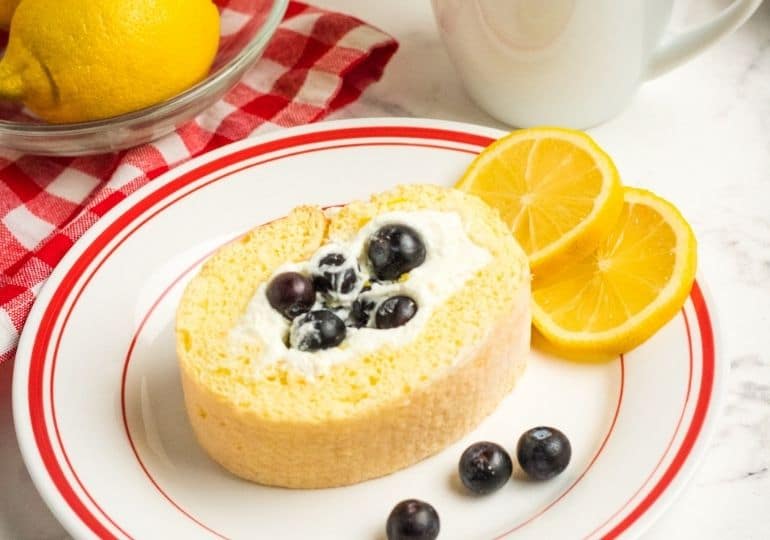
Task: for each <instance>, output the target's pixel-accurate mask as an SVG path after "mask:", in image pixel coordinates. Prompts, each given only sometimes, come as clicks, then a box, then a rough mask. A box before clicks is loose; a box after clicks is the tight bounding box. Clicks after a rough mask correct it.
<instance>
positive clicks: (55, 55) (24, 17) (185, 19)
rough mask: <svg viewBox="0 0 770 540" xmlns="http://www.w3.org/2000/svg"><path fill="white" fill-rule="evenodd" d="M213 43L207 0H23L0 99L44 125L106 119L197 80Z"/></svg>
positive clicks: (3, 67) (213, 11) (215, 23)
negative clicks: (26, 110)
mask: <svg viewBox="0 0 770 540" xmlns="http://www.w3.org/2000/svg"><path fill="white" fill-rule="evenodd" d="M218 44H219V12H218V11H217V8H216V6H215V5H214V4H213V3H212V2H211V0H24V1H23V2H22V3H21V4H20V5H19V6H18V8H17V9H16V13H15V15H14V16H13V23H12V25H11V33H10V36H9V39H8V48H7V49H6V53H5V56H4V57H3V59H2V61H0V96H3V97H6V98H10V99H17V100H19V99H20V100H22V101H23V102H24V104H25V105H26V106H27V107H29V109H31V110H32V111H33V112H34V113H35V114H37V115H38V116H40V117H41V118H43V119H44V120H47V121H49V122H56V123H61V122H84V121H88V120H97V119H101V118H109V117H111V116H117V115H119V114H123V113H127V112H131V111H136V110H138V109H142V108H144V107H147V106H150V105H154V104H156V103H160V102H162V101H164V100H166V99H168V98H171V97H173V96H174V95H176V94H179V93H180V92H182V91H184V90H186V89H187V88H189V87H191V86H192V85H194V84H195V83H197V82H199V81H200V80H201V79H203V78H204V77H205V76H206V74H207V73H208V70H209V68H210V67H211V64H212V62H213V60H214V55H215V54H216V51H217V47H218Z"/></svg>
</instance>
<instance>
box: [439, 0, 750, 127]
mask: <svg viewBox="0 0 770 540" xmlns="http://www.w3.org/2000/svg"><path fill="white" fill-rule="evenodd" d="M432 3H433V11H434V14H435V16H436V20H437V22H438V27H439V32H440V34H441V37H442V39H443V41H444V43H445V45H446V47H447V50H448V52H449V56H450V57H451V59H452V62H453V63H454V65H455V68H456V69H457V71H458V72H459V74H460V78H461V79H462V81H463V83H464V85H465V88H466V89H467V91H468V93H469V94H470V96H471V97H472V98H473V100H474V101H476V103H477V104H478V105H479V106H480V107H481V108H483V109H484V110H486V111H487V112H488V113H490V114H491V115H492V116H494V117H496V118H497V119H499V120H501V121H503V122H505V123H507V124H510V125H514V126H519V127H526V126H531V125H545V124H550V125H563V126H570V127H574V128H587V127H590V126H593V125H596V124H599V123H601V122H603V121H605V120H607V119H609V118H611V117H612V116H614V115H615V114H617V113H618V112H620V111H621V110H622V109H623V108H624V107H625V105H626V104H627V103H628V102H629V101H630V99H631V98H632V97H633V95H634V93H635V91H636V89H637V87H638V86H639V85H640V84H641V83H642V82H644V81H646V80H649V79H651V78H653V77H657V76H658V75H661V74H663V73H665V72H666V71H668V70H670V69H671V68H673V67H675V66H677V65H679V64H681V63H683V62H685V61H686V60H688V59H690V58H692V57H693V56H695V55H696V54H697V53H699V52H701V51H702V50H703V49H705V48H706V47H707V46H708V45H710V44H712V43H714V42H715V41H717V40H718V39H719V38H721V37H722V36H724V35H725V34H727V33H729V32H731V31H732V30H734V29H736V28H738V27H739V26H740V25H741V24H743V23H744V22H745V21H746V19H748V18H749V16H750V15H751V14H752V13H753V12H754V11H755V10H756V9H757V7H759V5H760V4H761V3H762V0H735V1H734V2H733V3H732V4H731V5H730V6H729V7H727V8H726V9H725V10H724V11H722V13H720V14H719V15H717V16H716V17H715V18H713V19H712V20H710V21H708V22H706V23H704V24H702V25H700V26H698V27H695V28H692V29H690V30H687V31H685V32H683V33H680V34H674V35H669V36H664V30H665V28H666V25H667V24H668V21H669V18H670V16H671V11H672V9H673V4H674V0H432Z"/></svg>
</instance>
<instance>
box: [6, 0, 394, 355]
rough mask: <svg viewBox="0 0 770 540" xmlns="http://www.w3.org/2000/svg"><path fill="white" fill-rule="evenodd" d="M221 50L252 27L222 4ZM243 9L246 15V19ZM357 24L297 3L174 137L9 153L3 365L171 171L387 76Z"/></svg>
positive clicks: (232, 4)
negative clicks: (256, 54) (100, 231)
mask: <svg viewBox="0 0 770 540" xmlns="http://www.w3.org/2000/svg"><path fill="white" fill-rule="evenodd" d="M216 3H217V4H218V5H219V6H220V11H221V15H222V17H221V21H222V24H221V27H222V46H223V47H224V46H226V45H227V42H228V40H230V42H235V41H237V40H238V36H239V31H240V30H242V29H243V28H244V25H246V24H248V21H249V20H250V19H253V14H249V13H248V12H244V6H246V5H249V4H251V3H250V2H246V1H244V0H217V1H216ZM239 7H240V9H239ZM397 46H398V45H397V44H396V42H395V41H394V40H393V39H392V38H391V37H390V36H388V35H387V34H385V33H383V32H381V31H380V30H377V29H375V28H373V27H372V26H369V25H367V24H365V23H363V22H361V21H359V20H357V19H355V18H353V17H350V16H348V15H342V14H339V13H332V12H328V11H324V10H321V9H317V8H314V7H311V6H307V5H305V4H301V3H299V2H292V3H291V4H290V6H289V9H288V12H287V14H286V17H285V18H284V20H283V22H282V23H281V25H280V27H279V29H278V31H277V32H276V34H275V36H274V37H273V38H272V40H271V42H270V44H269V45H268V47H267V50H266V51H265V53H264V56H263V58H262V59H261V60H260V61H259V62H258V63H257V64H256V65H255V66H254V67H253V68H252V69H251V70H250V71H249V72H248V73H247V75H246V76H245V77H244V79H243V80H242V81H241V82H240V83H239V84H237V85H236V86H235V87H234V88H233V89H232V90H231V91H230V92H229V93H228V94H227V95H226V96H225V97H224V98H223V99H222V100H221V101H219V102H218V103H217V104H215V105H214V106H213V107H212V108H211V109H210V110H208V111H207V112H205V113H204V114H202V115H201V116H200V117H198V118H197V119H195V120H194V121H192V122H189V123H188V124H186V125H184V126H182V127H181V128H179V129H178V130H177V131H176V132H175V133H172V134H170V135H168V136H167V137H164V138H163V139H161V140H159V141H156V142H155V143H153V144H147V145H144V146H141V147H137V148H134V149H131V150H128V151H124V152H119V153H115V154H109V155H100V156H89V157H79V158H44V157H39V156H25V155H19V154H12V153H10V152H8V151H2V150H0V362H2V361H4V360H6V359H9V358H11V357H12V356H13V354H14V353H15V349H16V343H17V341H18V337H19V333H20V331H21V328H22V325H23V324H24V321H25V319H26V317H27V315H28V313H29V310H30V308H31V307H32V303H33V301H34V300H35V297H36V295H37V293H38V291H39V290H40V288H41V286H42V285H43V283H44V282H45V280H46V279H47V278H48V276H49V275H50V273H51V271H52V270H53V268H54V267H55V266H56V264H57V263H58V262H59V260H61V258H62V256H63V255H64V254H65V253H66V252H67V250H68V249H69V248H70V247H71V246H72V244H73V243H74V242H75V240H77V239H78V238H79V237H80V236H81V235H82V234H83V233H84V232H85V231H86V230H87V229H88V228H89V227H90V226H91V225H93V224H94V222H96V221H97V220H98V219H99V218H100V217H101V216H103V215H104V213H105V212H107V211H108V210H109V209H110V208H112V207H113V206H115V204H117V203H118V202H119V201H121V200H122V199H124V198H125V197H126V196H127V195H128V194H130V193H132V192H133V191H135V190H136V189H138V188H139V187H141V186H143V185H144V184H146V183H147V182H149V181H151V180H152V179H153V178H156V177H157V176H158V175H160V174H161V173H164V172H166V171H167V170H169V168H171V167H173V166H174V165H177V164H179V163H182V162H184V161H185V160H187V159H189V158H190V157H193V156H196V155H198V154H201V153H203V152H207V151H209V150H212V149H214V148H217V147H219V146H221V145H223V144H226V143H229V142H232V141H236V140H239V139H243V138H245V137H248V136H250V135H253V134H255V133H262V132H264V131H269V130H272V129H276V128H279V127H289V126H295V125H299V124H305V123H308V122H314V121H316V120H319V119H321V118H323V117H324V116H326V115H327V114H329V113H330V112H331V111H334V110H336V109H338V108H340V107H342V106H344V105H346V104H348V103H350V102H351V101H353V100H355V99H356V98H357V97H358V96H359V95H360V94H361V92H362V91H363V90H364V88H366V87H367V86H368V85H369V84H371V83H372V82H374V81H376V80H378V79H379V78H380V76H381V75H382V71H383V69H384V67H385V65H386V64H387V63H388V61H389V60H390V57H391V56H392V55H393V53H394V52H395V51H396V48H397Z"/></svg>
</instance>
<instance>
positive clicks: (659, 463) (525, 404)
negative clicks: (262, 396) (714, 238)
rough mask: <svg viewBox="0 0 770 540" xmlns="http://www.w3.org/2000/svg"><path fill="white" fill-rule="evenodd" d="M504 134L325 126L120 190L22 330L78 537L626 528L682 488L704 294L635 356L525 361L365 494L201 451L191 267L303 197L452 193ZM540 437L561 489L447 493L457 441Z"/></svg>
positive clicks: (34, 430)
mask: <svg viewBox="0 0 770 540" xmlns="http://www.w3.org/2000/svg"><path fill="white" fill-rule="evenodd" d="M500 135H501V133H500V132H498V131H495V130H491V129H487V128H482V127H477V126H471V125H465V124H455V123H448V122H439V121H427V120H401V119H395V120H394V119H389V120H359V121H346V122H329V123H324V124H319V125H315V126H308V127H302V128H298V129H291V130H287V131H282V132H278V133H276V134H273V135H271V136H268V137H262V138H258V139H253V140H246V141H242V142H240V143H237V144H234V145H231V146H228V147H225V148H222V149H220V150H217V151H216V152H212V153H210V154H207V155H205V156H203V157H201V158H198V159H196V160H194V161H192V162H190V163H189V164H187V165H184V166H182V167H179V168H178V169H175V170H173V171H172V172H170V173H168V174H166V175H165V176H164V177H162V178H159V179H158V180H156V181H155V182H153V183H152V184H150V185H149V186H147V187H146V188H144V189H142V190H140V191H139V192H137V193H136V194H134V195H133V196H132V197H129V198H127V199H126V200H125V201H123V202H122V203H121V204H119V205H118V206H117V207H116V208H115V209H113V210H112V211H111V212H109V213H108V214H107V215H106V216H105V217H104V218H103V219H102V220H101V221H99V222H98V223H97V225H96V226H94V227H93V228H92V229H91V230H89V231H88V232H87V233H86V234H85V235H84V236H83V238H82V239H81V240H80V241H79V242H77V244H76V245H75V246H74V247H73V248H72V249H71V250H70V252H69V253H68V254H67V256H66V257H65V258H64V260H63V261H62V263H61V264H60V265H59V266H58V268H57V269H56V271H55V272H54V273H53V275H52V276H51V279H50V280H49V281H48V284H47V285H46V287H45V289H44V290H43V292H42V293H41V295H40V298H39V299H38V301H37V303H36V305H35V307H34V309H33V311H32V314H31V316H30V318H29V321H28V323H27V326H26V330H25V332H24V334H23V336H22V340H21V343H20V346H19V352H18V356H17V360H16V369H15V375H14V388H13V390H14V396H13V397H14V415H15V422H16V429H17V433H18V437H19V442H20V445H21V449H22V452H23V454H24V459H25V460H26V463H27V467H28V468H29V470H30V473H31V474H32V478H33V479H34V481H35V484H36V485H37V487H38V489H39V490H40V492H41V493H42V494H43V496H44V498H45V500H46V501H47V502H48V504H49V505H50V506H51V509H52V510H53V511H54V513H55V514H56V515H57V517H58V518H59V519H60V520H61V521H62V523H63V524H64V525H65V527H66V528H67V529H68V530H69V531H70V532H71V533H72V534H73V535H74V536H75V537H77V538H90V537H94V536H99V537H105V538H109V537H117V538H141V539H144V538H185V539H193V538H211V537H220V538H264V539H275V538H282V539H302V540H305V539H311V538H312V539H319V540H320V539H335V540H338V539H342V538H355V539H372V540H381V539H382V538H384V532H383V531H384V523H385V518H386V516H387V515H388V512H389V511H390V508H391V507H392V506H393V505H394V504H395V503H396V502H398V501H399V500H401V499H405V498H408V497H417V498H421V499H425V500H428V501H430V502H431V503H433V505H434V506H435V507H436V508H437V509H438V511H439V513H440V515H441V520H442V532H441V538H442V539H450V538H456V539H462V540H468V539H475V538H478V539H489V538H499V537H508V535H510V536H511V537H516V538H599V537H605V538H615V537H618V536H624V537H633V536H637V535H638V534H639V533H640V531H642V530H643V529H644V528H645V527H646V526H647V525H649V523H650V522H651V521H652V520H653V519H654V518H655V517H657V516H658V515H659V514H660V512H661V510H662V509H663V508H664V507H665V506H666V505H667V504H668V503H669V502H670V501H671V499H672V498H673V497H674V496H675V494H676V493H677V492H678V491H679V490H680V489H681V487H682V485H683V484H684V482H685V481H686V479H687V478H688V477H689V476H690V475H691V473H692V471H693V467H694V466H695V462H696V461H697V460H698V458H699V457H700V456H701V454H702V453H703V450H704V448H705V446H706V439H707V438H708V435H709V434H710V432H711V431H712V429H713V425H714V417H715V414H716V409H717V401H718V398H719V395H720V394H721V393H722V389H723V386H724V378H725V371H726V366H725V363H724V362H723V361H721V359H718V357H717V356H716V354H715V353H716V351H715V344H714V331H713V322H712V320H711V319H712V315H711V314H710V313H709V307H708V306H709V304H708V302H706V301H705V300H704V296H703V293H702V284H696V286H695V287H694V289H693V292H692V295H691V296H690V299H689V300H688V302H687V304H686V305H685V307H684V309H683V310H682V312H681V313H680V314H679V315H678V316H677V317H676V318H675V319H674V320H673V321H671V323H670V324H668V325H667V326H666V327H665V328H664V329H663V330H661V331H660V332H659V333H658V334H657V335H656V336H655V337H654V338H652V339H651V340H650V341H649V342H648V343H646V344H644V345H643V346H641V347H639V348H638V349H637V350H635V351H633V352H632V353H630V354H628V355H626V356H625V358H619V359H618V360H616V361H613V362H610V363H607V364H600V365H588V364H577V363H569V362H566V361H562V360H559V359H556V358H549V357H547V356H544V355H541V354H538V353H533V354H532V359H531V362H530V367H529V369H528V371H527V373H526V375H525V376H524V378H523V379H522V380H521V382H520V384H519V386H518V387H517V389H516V390H515V391H514V392H513V393H512V394H511V395H510V396H509V397H508V398H507V399H506V400H505V401H504V402H503V403H502V404H501V405H500V407H499V408H498V409H497V411H496V412H495V413H494V414H493V415H492V416H491V417H490V418H488V419H487V420H486V421H484V422H483V423H482V424H481V425H480V426H479V427H478V429H476V430H475V431H474V432H472V433H470V434H468V435H467V436H466V437H464V438H463V439H462V440H461V441H458V442H457V443H456V444H454V445H452V446H450V447H448V448H446V449H445V450H444V451H443V452H441V453H439V454H438V455H436V456H434V457H432V458H430V459H427V460H425V461H423V462H421V463H419V464H417V465H414V466H412V467H409V468H408V469H406V470H404V471H401V472H398V473H396V474H393V475H390V476H387V477H385V478H381V479H377V480H373V481H369V482H365V483H362V484H359V485H356V486H352V487H346V488H339V489H328V490H316V491H290V490H282V489H274V488H266V487H261V486H257V485H254V484H250V483H248V482H245V481H242V480H239V479H237V478H235V477H233V476H231V475H230V474H228V473H226V472H225V471H224V470H222V469H220V468H219V467H218V466H217V465H215V464H214V463H213V462H212V461H210V460H209V459H208V458H207V457H206V455H205V454H204V453H203V452H202V451H201V449H200V448H199V447H198V446H197V444H196V443H195V441H194V439H193V434H192V432H191V429H190V426H189V425H188V423H187V419H186V417H185V414H184V409H183V405H182V393H181V387H180V382H179V377H178V374H177V367H176V360H175V356H174V347H173V337H172V324H173V321H172V319H173V313H174V308H175V305H176V303H177V300H178V298H179V296H180V293H181V290H182V287H183V285H184V283H185V282H186V280H187V279H189V277H190V275H191V273H192V272H193V271H194V270H195V268H196V267H197V265H198V264H199V263H200V261H201V259H202V258H204V257H205V256H206V255H207V254H209V253H210V252H211V251H212V250H213V249H214V248H216V247H217V246H219V245H221V244H223V243H224V242H226V241H228V240H229V239H231V238H234V237H235V236H237V235H238V234H239V233H242V232H243V231H245V230H246V229H248V228H251V227H253V226H255V225H258V224H260V223H263V222H265V221H269V220H271V219H273V218H276V217H278V216H281V215H283V214H285V213H286V212H287V211H288V210H289V209H290V208H291V207H293V206H295V205H297V204H298V203H317V204H321V205H330V204H337V203H342V202H345V201H348V200H351V199H355V198H361V197H366V196H368V195H370V194H371V193H373V192H376V191H380V190H383V189H385V188H388V187H391V186H393V185H394V184H396V183H399V182H435V183H440V184H447V185H449V184H451V183H452V182H454V181H455V180H456V179H457V178H458V177H459V175H460V174H461V172H462V171H463V169H464V168H465V167H466V166H467V164H468V163H469V162H470V160H471V159H472V158H473V156H474V154H476V153H477V152H478V151H479V150H480V149H481V148H483V147H484V146H486V145H487V144H488V143H489V142H490V141H491V138H494V137H498V136H500ZM541 424H545V425H553V426H555V427H558V428H560V429H562V430H563V431H564V432H565V433H566V434H567V435H568V436H569V438H570V440H571V442H572V447H573V452H574V454H573V459H572V462H571V464H570V466H569V468H568V469H567V470H566V471H565V472H564V473H563V474H562V475H560V476H558V477H557V478H555V479H553V480H551V481H548V482H542V483H534V482H526V481H523V480H513V481H511V482H509V483H508V484H507V485H506V486H505V487H504V488H503V489H502V490H500V491H499V492H497V493H495V494H494V495H492V496H489V497H485V498H472V497H469V496H467V495H466V494H464V493H463V492H462V490H461V489H459V488H458V487H457V481H456V466H457V460H458V458H459V456H460V453H461V452H462V450H463V448H465V446H466V445H468V444H469V443H471V442H473V441H476V440H479V439H490V440H494V441H498V442H500V443H501V444H503V445H505V446H506V447H507V448H509V449H511V450H512V449H513V447H514V445H515V443H516V440H517V439H518V436H519V434H521V433H522V432H523V431H524V430H526V429H528V428H530V427H533V426H536V425H541Z"/></svg>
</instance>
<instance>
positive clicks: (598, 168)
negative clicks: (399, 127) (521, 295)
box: [455, 127, 623, 274]
mask: <svg viewBox="0 0 770 540" xmlns="http://www.w3.org/2000/svg"><path fill="white" fill-rule="evenodd" d="M455 187H457V188H459V189H462V190H465V191H468V192H470V193H473V194H475V195H478V196H479V197H481V198H482V199H483V200H484V201H486V202H487V203H488V204H489V205H491V206H493V207H495V208H497V209H498V210H499V211H500V214H501V215H502V218H503V220H504V221H505V222H506V223H508V224H509V225H510V227H511V229H512V231H513V233H514V235H515V236H516V239H517V240H518V241H519V243H520V244H521V246H522V247H523V248H524V251H526V253H527V255H529V261H530V266H531V267H532V271H533V273H535V274H537V273H538V272H539V271H550V270H552V269H554V268H558V267H559V266H561V265H563V264H565V263H566V262H567V261H569V260H571V259H574V258H575V257H579V256H583V255H586V254H588V253H590V252H591V251H592V250H593V249H594V248H595V247H596V245H597V244H598V243H599V242H600V241H601V239H602V238H604V237H605V235H606V232H607V231H608V230H609V229H610V228H612V226H613V224H614V223H615V221H616V220H617V218H618V215H620V210H621V208H622V206H623V188H622V185H621V183H620V177H619V176H618V171H617V169H616V168H615V165H614V164H613V163H612V160H611V159H610V157H609V156H608V155H607V154H606V153H604V151H603V150H602V149H601V148H599V146H598V145H597V144H596V143H595V142H594V141H593V139H591V138H590V137H589V136H588V135H586V134H585V133H583V132H581V131H574V130H569V129H562V128H552V127H542V128H529V129H521V130H518V131H514V132H512V133H510V134H509V135H506V136H505V137H502V138H501V139H499V140H498V141H496V142H495V143H493V144H491V145H490V146H489V147H488V148H486V149H485V150H484V151H483V152H481V154H479V156H478V157H477V158H476V159H475V160H474V161H473V163H471V165H470V167H469V168H468V170H467V171H466V172H465V175H464V176H463V177H462V178H461V179H460V181H459V182H458V183H457V185H456V186H455Z"/></svg>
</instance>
